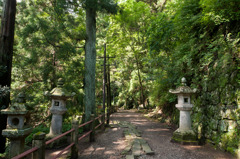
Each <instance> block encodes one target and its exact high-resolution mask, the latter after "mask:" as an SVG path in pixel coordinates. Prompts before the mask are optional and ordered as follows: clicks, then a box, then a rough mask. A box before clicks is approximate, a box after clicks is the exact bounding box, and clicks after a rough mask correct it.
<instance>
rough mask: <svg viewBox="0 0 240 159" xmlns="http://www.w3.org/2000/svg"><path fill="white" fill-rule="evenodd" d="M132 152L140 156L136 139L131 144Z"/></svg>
mask: <svg viewBox="0 0 240 159" xmlns="http://www.w3.org/2000/svg"><path fill="white" fill-rule="evenodd" d="M132 154H133V155H134V156H137V157H138V156H140V155H141V146H140V142H139V141H137V140H134V141H133V145H132Z"/></svg>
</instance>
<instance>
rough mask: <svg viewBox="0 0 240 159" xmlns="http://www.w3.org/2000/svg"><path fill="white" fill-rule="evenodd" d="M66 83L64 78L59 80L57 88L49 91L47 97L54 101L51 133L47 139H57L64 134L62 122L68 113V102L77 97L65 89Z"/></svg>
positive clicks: (51, 110) (51, 109)
mask: <svg viewBox="0 0 240 159" xmlns="http://www.w3.org/2000/svg"><path fill="white" fill-rule="evenodd" d="M63 84H64V81H63V79H62V78H60V79H58V83H57V87H56V88H54V89H53V90H52V91H51V92H50V93H49V92H48V91H47V92H45V95H47V96H50V97H51V99H52V106H51V108H50V112H51V113H52V121H51V127H50V133H49V134H48V135H47V137H50V138H51V137H55V136H57V135H59V134H62V120H63V114H64V113H65V112H66V111H67V108H66V100H67V99H68V98H70V97H72V96H74V95H75V93H69V92H67V91H66V90H65V89H64V88H63Z"/></svg>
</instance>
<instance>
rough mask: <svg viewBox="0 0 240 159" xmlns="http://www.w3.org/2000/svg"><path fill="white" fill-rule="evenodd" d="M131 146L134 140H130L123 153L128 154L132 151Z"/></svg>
mask: <svg viewBox="0 0 240 159" xmlns="http://www.w3.org/2000/svg"><path fill="white" fill-rule="evenodd" d="M131 148H132V142H128V146H127V147H125V149H124V150H123V151H122V153H121V154H122V155H126V154H127V153H128V152H130V151H131Z"/></svg>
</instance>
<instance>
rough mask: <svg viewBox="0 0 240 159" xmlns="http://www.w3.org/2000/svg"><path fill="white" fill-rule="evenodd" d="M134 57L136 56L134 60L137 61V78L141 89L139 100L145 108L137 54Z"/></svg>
mask: <svg viewBox="0 0 240 159" xmlns="http://www.w3.org/2000/svg"><path fill="white" fill-rule="evenodd" d="M135 58H136V62H137V70H138V80H139V84H140V90H141V102H142V104H143V108H144V109H145V108H146V106H145V99H144V93H143V85H142V78H141V74H140V66H139V61H138V57H137V55H135Z"/></svg>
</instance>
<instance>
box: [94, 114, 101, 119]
mask: <svg viewBox="0 0 240 159" xmlns="http://www.w3.org/2000/svg"><path fill="white" fill-rule="evenodd" d="M102 116H103V114H102V115H99V116H98V117H96V118H95V120H97V119H99V118H101V117H102Z"/></svg>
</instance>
